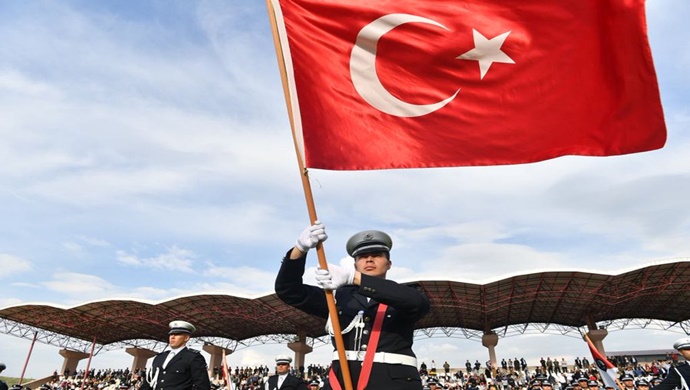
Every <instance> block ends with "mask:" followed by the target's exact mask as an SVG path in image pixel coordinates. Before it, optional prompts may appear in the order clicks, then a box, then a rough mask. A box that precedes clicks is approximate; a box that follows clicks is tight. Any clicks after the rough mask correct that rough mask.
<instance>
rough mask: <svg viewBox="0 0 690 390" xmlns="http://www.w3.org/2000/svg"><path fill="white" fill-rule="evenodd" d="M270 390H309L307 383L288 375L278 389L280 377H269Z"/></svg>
mask: <svg viewBox="0 0 690 390" xmlns="http://www.w3.org/2000/svg"><path fill="white" fill-rule="evenodd" d="M268 390H307V383H306V382H304V381H303V380H302V379H300V378H298V377H296V376H292V375H290V374H287V376H286V377H285V380H284V381H283V384H282V385H281V386H280V388H278V375H272V376H269V377H268Z"/></svg>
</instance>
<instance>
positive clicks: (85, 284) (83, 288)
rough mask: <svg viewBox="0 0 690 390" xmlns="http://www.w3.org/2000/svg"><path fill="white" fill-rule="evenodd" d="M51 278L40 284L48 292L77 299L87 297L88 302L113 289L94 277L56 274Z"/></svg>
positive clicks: (68, 273) (77, 274)
mask: <svg viewBox="0 0 690 390" xmlns="http://www.w3.org/2000/svg"><path fill="white" fill-rule="evenodd" d="M52 278H53V279H52V280H49V281H46V282H43V283H42V284H43V285H44V286H45V287H46V288H47V289H48V290H50V291H53V292H58V293H63V294H66V295H71V296H78V297H79V299H84V297H89V299H88V300H92V299H96V298H100V297H101V296H102V294H103V293H106V292H108V291H112V289H113V285H112V284H111V283H110V282H108V281H107V280H105V279H103V278H101V277H99V276H96V275H87V274H81V273H76V272H58V273H55V274H53V275H52Z"/></svg>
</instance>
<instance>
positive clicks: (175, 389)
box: [140, 321, 211, 390]
mask: <svg viewBox="0 0 690 390" xmlns="http://www.w3.org/2000/svg"><path fill="white" fill-rule="evenodd" d="M195 330H196V329H195V328H194V325H192V324H190V323H189V322H186V321H173V322H171V323H170V332H169V333H168V343H169V344H170V350H169V351H163V352H161V353H159V354H158V355H156V357H155V358H153V363H152V364H151V368H150V369H149V371H148V372H147V373H146V377H145V378H144V381H143V383H142V385H141V387H140V390H190V389H192V390H210V389H211V381H210V380H209V377H208V367H207V366H206V360H205V359H204V357H203V356H202V355H201V353H200V352H199V351H197V350H195V349H190V348H187V341H189V338H190V337H191V334H192V332H194V331H195Z"/></svg>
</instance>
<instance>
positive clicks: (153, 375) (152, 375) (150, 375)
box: [146, 367, 160, 389]
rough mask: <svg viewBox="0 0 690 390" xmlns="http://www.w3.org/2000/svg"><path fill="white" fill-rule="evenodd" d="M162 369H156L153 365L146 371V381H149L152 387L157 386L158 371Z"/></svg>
mask: <svg viewBox="0 0 690 390" xmlns="http://www.w3.org/2000/svg"><path fill="white" fill-rule="evenodd" d="M159 372H160V371H159V370H158V368H156V369H155V371H154V368H153V367H151V368H149V369H148V371H146V382H148V384H149V386H151V388H152V389H155V388H156V384H157V383H158V373H159Z"/></svg>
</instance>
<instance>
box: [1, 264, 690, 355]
mask: <svg viewBox="0 0 690 390" xmlns="http://www.w3.org/2000/svg"><path fill="white" fill-rule="evenodd" d="M409 284H416V285H418V286H419V288H420V289H422V290H423V291H424V292H425V293H426V294H427V296H428V297H429V299H430V300H431V307H432V309H431V312H430V313H429V314H428V315H427V316H426V317H424V318H423V319H422V320H420V321H419V322H418V323H417V324H416V325H415V329H417V336H420V335H426V336H428V337H432V336H433V335H434V334H436V333H438V331H439V330H440V331H441V332H442V333H443V334H445V336H449V337H450V336H453V335H455V334H461V335H463V336H464V337H466V338H480V337H481V336H482V335H483V334H485V333H497V334H498V335H499V336H500V337H506V336H510V335H514V334H517V333H520V334H521V333H524V332H525V331H527V330H528V328H530V327H533V328H534V327H536V328H537V329H538V330H539V331H541V332H546V331H553V332H558V333H561V334H568V333H571V332H572V333H575V334H577V335H578V336H579V334H580V332H581V331H582V329H581V328H583V327H590V328H591V327H604V328H611V329H614V330H615V328H616V327H618V328H624V327H626V326H637V327H642V328H644V327H646V326H647V325H650V324H654V325H657V326H660V327H662V328H670V327H680V329H681V330H682V331H683V332H685V333H686V334H690V261H689V260H681V261H674V262H665V263H660V264H654V265H650V266H646V267H643V268H639V269H634V270H631V271H627V272H624V273H620V274H617V275H607V274H598V273H588V272H579V271H577V272H572V271H546V272H536V273H530V274H523V275H516V276H512V277H508V278H504V279H501V280H497V281H493V282H489V283H487V284H473V283H466V282H457V281H419V282H414V283H409ZM171 320H187V321H189V322H192V323H193V324H194V325H195V326H196V328H197V331H196V332H195V333H194V335H193V336H194V337H195V338H196V339H197V340H200V341H202V342H205V343H212V344H215V345H220V346H224V347H228V348H232V349H237V348H238V347H242V346H248V345H250V344H252V343H254V342H262V343H265V342H266V341H267V340H270V341H282V340H284V341H294V340H295V336H296V335H297V336H298V337H306V338H310V339H311V341H312V343H314V342H316V341H319V342H322V343H327V342H328V338H327V337H324V336H325V335H326V332H325V330H324V324H325V320H323V319H321V318H317V317H314V316H311V315H307V314H305V313H303V312H301V311H299V310H296V309H294V308H292V307H291V306H288V305H286V304H284V303H283V302H282V301H280V299H278V297H277V296H276V295H275V294H271V295H266V296H262V297H258V298H240V297H236V296H232V295H225V294H201V295H193V296H185V297H180V298H176V299H172V300H168V301H164V302H158V303H145V302H140V301H133V300H105V301H97V302H90V303H85V304H83V305H80V306H75V307H71V308H59V307H55V306H51V305H41V304H25V305H18V306H10V307H7V308H4V309H2V310H0V332H3V333H7V334H12V335H15V336H19V337H25V338H30V337H33V336H34V335H36V336H37V340H38V341H40V342H43V343H47V344H53V345H57V346H60V347H63V348H68V349H74V350H80V351H86V350H88V349H90V346H91V343H92V342H94V341H95V343H96V345H99V346H100V348H99V349H98V350H99V351H100V350H103V349H105V350H111V349H116V348H123V347H126V346H136V347H146V348H150V349H154V350H156V349H162V348H163V347H165V345H166V344H167V331H168V323H169V322H170V321H171Z"/></svg>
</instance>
